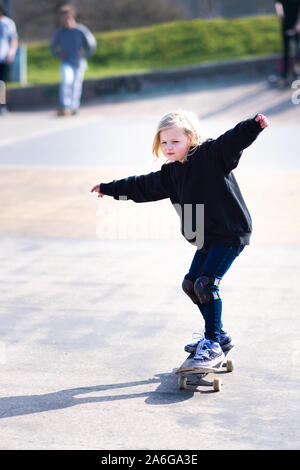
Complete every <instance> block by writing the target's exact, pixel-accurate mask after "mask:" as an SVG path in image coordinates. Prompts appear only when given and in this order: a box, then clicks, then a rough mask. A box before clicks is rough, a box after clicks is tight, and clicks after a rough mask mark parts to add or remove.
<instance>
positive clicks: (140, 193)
mask: <svg viewBox="0 0 300 470" xmlns="http://www.w3.org/2000/svg"><path fill="white" fill-rule="evenodd" d="M100 192H101V193H103V194H106V195H108V196H113V198H114V199H120V200H122V199H123V200H126V199H131V200H132V201H134V202H151V201H159V200H160V199H166V198H168V197H169V194H168V190H167V187H166V185H165V184H164V183H163V178H162V175H161V171H156V172H152V173H149V174H147V175H140V176H129V177H128V178H124V179H121V180H113V181H112V182H110V183H101V184H100Z"/></svg>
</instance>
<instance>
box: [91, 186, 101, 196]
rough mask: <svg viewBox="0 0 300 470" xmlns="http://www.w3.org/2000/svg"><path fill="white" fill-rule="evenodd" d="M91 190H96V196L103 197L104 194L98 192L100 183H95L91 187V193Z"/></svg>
mask: <svg viewBox="0 0 300 470" xmlns="http://www.w3.org/2000/svg"><path fill="white" fill-rule="evenodd" d="M93 191H96V192H97V193H99V194H98V197H103V196H104V194H103V193H100V184H97V185H96V186H94V187H93V188H92V189H91V193H92V192H93Z"/></svg>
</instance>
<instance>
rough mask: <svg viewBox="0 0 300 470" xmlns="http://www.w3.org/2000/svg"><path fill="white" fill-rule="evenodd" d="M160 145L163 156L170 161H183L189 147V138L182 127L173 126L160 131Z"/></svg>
mask: <svg viewBox="0 0 300 470" xmlns="http://www.w3.org/2000/svg"><path fill="white" fill-rule="evenodd" d="M159 136H160V147H161V150H162V153H163V154H164V156H165V157H166V158H167V159H168V160H170V161H178V162H181V163H183V162H184V159H185V156H186V154H187V152H188V150H189V148H190V138H189V137H188V136H187V135H186V134H185V133H184V131H183V129H181V128H180V127H177V126H174V127H171V128H170V129H164V130H163V131H160V135H159Z"/></svg>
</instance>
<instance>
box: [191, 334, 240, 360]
mask: <svg viewBox="0 0 300 470" xmlns="http://www.w3.org/2000/svg"><path fill="white" fill-rule="evenodd" d="M193 336H194V337H195V338H196V337H197V336H200V339H199V340H198V341H196V342H195V343H191V344H187V345H186V346H184V350H185V352H187V353H189V354H195V353H196V349H197V346H198V344H199V343H200V341H202V340H203V337H204V332H202V333H194V334H193ZM220 346H221V348H222V350H223V352H226V351H229V350H230V349H232V348H233V347H234V344H233V342H232V339H231V337H230V336H229V335H228V333H227V332H226V331H223V330H221V336H220Z"/></svg>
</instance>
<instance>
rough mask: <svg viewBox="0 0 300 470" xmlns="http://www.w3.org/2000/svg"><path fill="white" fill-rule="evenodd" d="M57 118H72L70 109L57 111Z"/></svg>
mask: <svg viewBox="0 0 300 470" xmlns="http://www.w3.org/2000/svg"><path fill="white" fill-rule="evenodd" d="M57 116H60V117H62V116H71V110H70V109H68V108H61V109H58V110H57Z"/></svg>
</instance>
